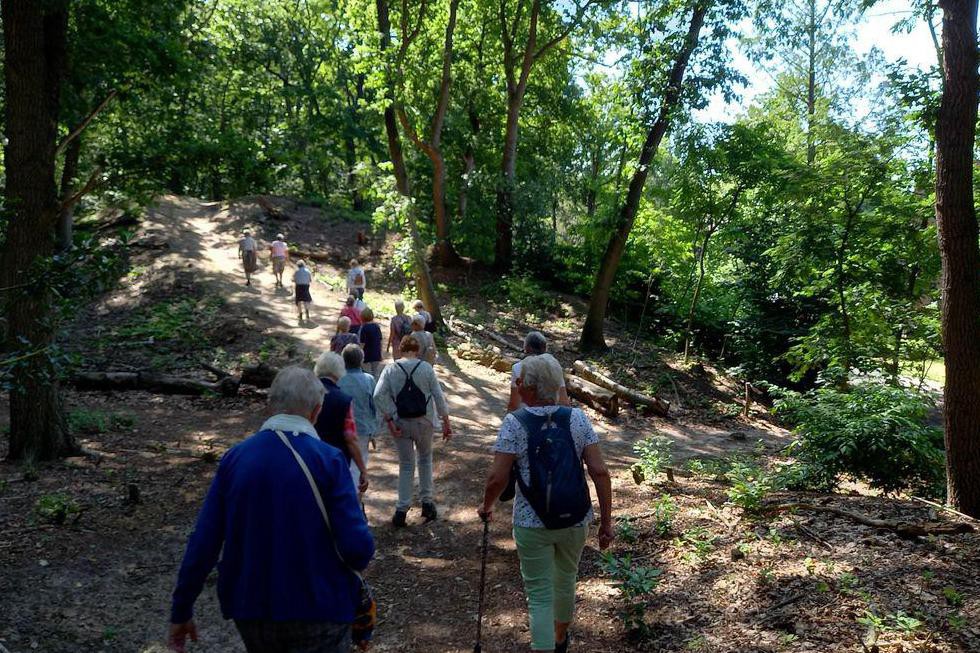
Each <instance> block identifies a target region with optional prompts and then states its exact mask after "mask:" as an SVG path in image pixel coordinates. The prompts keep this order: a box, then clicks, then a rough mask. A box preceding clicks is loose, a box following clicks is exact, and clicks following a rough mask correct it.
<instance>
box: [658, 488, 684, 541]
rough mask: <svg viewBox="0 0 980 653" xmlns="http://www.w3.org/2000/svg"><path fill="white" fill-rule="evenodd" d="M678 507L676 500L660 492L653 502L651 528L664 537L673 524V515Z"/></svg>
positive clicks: (674, 515)
mask: <svg viewBox="0 0 980 653" xmlns="http://www.w3.org/2000/svg"><path fill="white" fill-rule="evenodd" d="M679 510H680V508H679V507H678V506H677V502H676V501H674V498H673V497H672V496H670V495H669V494H661V495H660V498H659V499H657V500H656V501H655V502H654V503H653V530H654V532H656V533H657V535H660V536H661V537H665V536H667V535H668V534H669V533H670V529H671V528H672V527H673V525H674V517H676V516H677V513H678V511H679Z"/></svg>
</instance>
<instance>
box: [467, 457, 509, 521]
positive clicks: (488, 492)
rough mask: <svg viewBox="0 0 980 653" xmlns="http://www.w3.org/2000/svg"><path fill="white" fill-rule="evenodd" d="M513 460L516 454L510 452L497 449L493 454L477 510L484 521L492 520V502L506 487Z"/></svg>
mask: <svg viewBox="0 0 980 653" xmlns="http://www.w3.org/2000/svg"><path fill="white" fill-rule="evenodd" d="M515 460H517V456H516V455H515V454H512V453H501V452H499V451H498V452H496V453H495V454H494V455H493V463H491V465H490V474H489V475H487V484H486V486H485V487H484V488H483V505H482V506H481V507H480V509H479V510H478V511H477V513H478V514H479V515H480V517H481V518H482V519H483V520H484V521H493V504H494V502H496V501H497V499H499V498H500V494H501V493H502V492H503V491H504V488H505V487H507V481H509V480H510V469H511V467H513V465H514V461H515Z"/></svg>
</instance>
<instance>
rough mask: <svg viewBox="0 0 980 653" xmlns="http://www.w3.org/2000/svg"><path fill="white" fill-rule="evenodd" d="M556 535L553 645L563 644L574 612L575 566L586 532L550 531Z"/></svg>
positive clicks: (576, 565)
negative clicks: (554, 643) (556, 643)
mask: <svg viewBox="0 0 980 653" xmlns="http://www.w3.org/2000/svg"><path fill="white" fill-rule="evenodd" d="M552 533H553V534H554V535H555V537H556V540H555V578H554V592H555V642H558V643H561V642H564V641H565V637H567V635H568V627H569V625H571V623H572V617H573V615H574V612H575V583H576V581H577V579H578V564H579V560H581V559H582V549H584V548H585V540H586V537H587V536H588V533H589V529H588V527H587V526H582V527H579V528H563V529H561V530H558V531H552Z"/></svg>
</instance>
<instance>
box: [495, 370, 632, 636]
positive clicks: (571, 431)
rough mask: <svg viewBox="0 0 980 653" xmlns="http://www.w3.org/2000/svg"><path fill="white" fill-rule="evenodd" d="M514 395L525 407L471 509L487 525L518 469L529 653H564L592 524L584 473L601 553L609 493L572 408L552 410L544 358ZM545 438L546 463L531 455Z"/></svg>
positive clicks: (596, 453) (589, 437) (608, 522)
mask: <svg viewBox="0 0 980 653" xmlns="http://www.w3.org/2000/svg"><path fill="white" fill-rule="evenodd" d="M523 363H524V364H523V365H522V366H521V376H520V377H519V378H518V387H519V389H520V393H521V398H522V399H523V401H524V404H525V407H524V408H521V409H520V410H518V411H517V412H515V413H510V414H508V415H507V416H506V417H505V418H504V421H503V423H502V424H501V426H500V434H499V435H498V436H497V442H496V444H495V445H494V447H493V449H494V452H495V453H494V459H493V463H492V465H491V468H490V474H489V477H488V478H487V484H486V488H485V490H484V496H483V504H482V505H481V506H480V507H479V508H478V509H477V512H478V514H479V515H480V517H481V519H484V520H487V521H489V520H492V519H493V509H494V502H496V501H497V498H498V497H499V496H500V494H501V492H502V491H503V489H504V487H505V486H506V485H507V482H508V479H509V477H510V473H511V468H512V467H513V466H514V463H515V462H516V463H517V470H518V473H519V474H518V479H519V481H518V484H517V485H518V487H517V490H518V491H517V495H516V497H515V499H514V540H515V542H516V544H517V555H518V557H519V558H520V561H521V576H522V577H523V578H524V590H525V592H526V593H527V601H528V616H529V617H530V622H531V649H532V650H534V651H555V652H556V653H564V652H565V651H567V650H568V642H569V639H570V637H569V633H568V627H569V625H571V622H572V614H573V611H574V607H575V582H576V576H577V574H578V564H579V559H580V558H581V556H582V549H583V548H584V546H585V540H586V537H587V536H588V533H589V523H590V522H591V521H592V499H591V498H590V497H589V489H588V485H587V484H586V482H585V475H584V474H583V472H582V461H585V466H586V468H587V469H588V473H589V476H590V477H591V478H592V483H593V484H594V485H595V489H596V495H597V496H598V498H599V514H600V519H599V522H600V525H599V548H601V549H605V548H606V547H608V546H609V544H610V542H612V539H613V524H612V485H611V482H610V477H609V471H608V470H607V469H606V465H605V463H604V462H603V460H602V451H601V450H600V449H599V438H598V437H597V436H596V434H595V431H594V430H593V429H592V425H591V424H590V423H589V418H588V417H586V416H585V413H583V412H582V411H581V410H579V409H578V408H567V407H565V406H559V405H557V400H558V390H559V388H560V387H561V380H562V369H561V365H560V364H559V363H558V361H557V360H555V358H554V357H553V356H551V355H550V354H542V355H540V356H530V357H528V358H525V359H524V361H523ZM545 438H547V441H548V443H549V444H550V446H549V447H548V448H547V451H548V454H549V455H547V456H541V455H537V452H538V451H541V449H542V448H541V446H540V444H539V443H540V442H541V441H542V440H543V439H545Z"/></svg>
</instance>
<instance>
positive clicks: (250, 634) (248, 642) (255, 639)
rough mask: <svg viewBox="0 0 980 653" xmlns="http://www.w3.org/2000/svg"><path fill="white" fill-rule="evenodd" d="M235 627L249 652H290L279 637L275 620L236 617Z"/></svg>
mask: <svg viewBox="0 0 980 653" xmlns="http://www.w3.org/2000/svg"><path fill="white" fill-rule="evenodd" d="M235 627H236V628H237V629H238V634H239V635H241V637H242V643H243V644H245V650H246V651H248V653H288V652H287V651H286V649H285V648H283V646H282V643H281V642H280V641H279V638H278V637H277V635H278V633H277V632H276V631H277V629H276V624H275V622H272V621H258V620H252V619H249V620H238V619H236V620H235Z"/></svg>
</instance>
